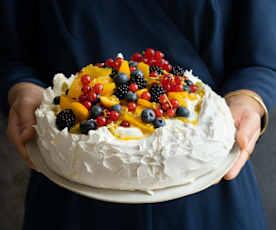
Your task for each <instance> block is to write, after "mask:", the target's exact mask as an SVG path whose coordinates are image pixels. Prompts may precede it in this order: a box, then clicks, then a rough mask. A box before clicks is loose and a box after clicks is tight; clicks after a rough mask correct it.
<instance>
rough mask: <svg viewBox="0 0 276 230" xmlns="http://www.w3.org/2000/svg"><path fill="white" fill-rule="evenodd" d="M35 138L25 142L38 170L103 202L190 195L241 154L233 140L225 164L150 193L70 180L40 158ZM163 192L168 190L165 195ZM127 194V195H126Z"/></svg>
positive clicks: (227, 167)
mask: <svg viewBox="0 0 276 230" xmlns="http://www.w3.org/2000/svg"><path fill="white" fill-rule="evenodd" d="M36 139H37V138H33V139H32V140H31V141H29V142H28V143H27V144H26V150H27V153H28V155H29V158H30V160H31V161H32V162H33V164H34V165H35V167H36V168H37V169H38V170H39V171H40V173H42V174H43V175H44V176H46V177H47V178H48V179H49V180H51V181H52V182H54V183H55V184H57V185H59V186H61V187H63V188H65V189H68V190H70V191H72V192H75V193H77V194H79V195H83V196H85V197H88V198H92V199H96V200H101V201H105V202H113V203H124V204H145V203H157V202H165V201H169V200H174V199H178V198H180V197H184V196H187V195H191V194H194V193H197V192H200V191H202V190H205V189H207V188H208V187H211V186H212V185H214V184H215V183H216V182H217V181H218V180H219V179H221V178H222V177H223V176H224V175H225V174H226V172H227V171H228V170H229V169H230V168H231V167H232V166H233V164H234V162H235V161H236V160H237V158H238V157H239V154H240V150H239V147H238V145H237V144H236V143H235V144H234V145H233V148H232V150H231V152H230V153H229V154H228V156H227V158H226V160H225V162H224V165H222V166H221V167H220V168H217V169H216V170H213V171H212V172H210V173H208V174H206V175H203V176H201V177H199V178H197V179H196V180H195V181H193V182H191V183H187V184H184V185H179V186H173V187H168V188H164V189H160V190H154V191H153V194H150V193H148V192H145V191H138V190H134V191H126V190H116V189H105V188H96V187H92V186H88V185H84V184H80V183H77V182H74V181H71V180H69V179H67V178H65V177H63V176H61V175H59V174H58V173H56V172H55V171H53V170H52V169H50V168H49V167H48V166H47V164H46V162H45V160H44V159H43V156H42V154H41V153H40V150H39V147H38V144H37V141H36ZM35 148H36V151H33V149H35ZM219 171H220V173H219V176H216V177H215V178H213V179H212V180H210V181H209V182H208V183H206V184H203V185H201V186H198V187H196V189H194V190H193V191H190V192H184V191H185V189H187V186H190V187H191V186H193V184H194V183H196V182H198V181H199V180H203V178H206V176H209V177H211V176H212V175H213V174H214V175H215V174H216V173H218V172H219ZM181 191H183V192H181ZM163 194H167V196H166V195H163ZM173 194H174V195H173ZM128 196H129V198H127V197H128ZM124 197H126V198H124ZM131 197H135V198H139V199H138V200H135V199H131ZM158 197H163V198H158ZM119 198H120V199H119Z"/></svg>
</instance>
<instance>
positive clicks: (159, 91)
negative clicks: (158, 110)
mask: <svg viewBox="0 0 276 230" xmlns="http://www.w3.org/2000/svg"><path fill="white" fill-rule="evenodd" d="M149 92H150V95H151V101H154V102H157V103H158V102H159V97H160V96H161V95H163V94H165V93H166V92H165V90H164V89H163V88H162V86H161V85H153V86H152V87H151V88H150V91H149Z"/></svg>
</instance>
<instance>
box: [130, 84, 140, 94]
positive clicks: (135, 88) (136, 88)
mask: <svg viewBox="0 0 276 230" xmlns="http://www.w3.org/2000/svg"><path fill="white" fill-rule="evenodd" d="M128 89H129V91H132V92H136V91H137V90H138V89H139V87H138V85H137V84H136V83H132V84H130V85H129V87H128Z"/></svg>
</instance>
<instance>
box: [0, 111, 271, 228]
mask: <svg viewBox="0 0 276 230" xmlns="http://www.w3.org/2000/svg"><path fill="white" fill-rule="evenodd" d="M274 125H276V110H274V111H273V113H272V114H271V118H270V125H269V128H268V130H267V132H266V133H265V134H264V136H263V137H262V138H261V140H260V141H259V143H258V144H257V147H256V150H255V152H254V154H253V156H252V158H251V159H252V161H253V164H254V167H255V172H256V176H257V180H258V184H259V189H260V192H261V195H262V199H263V206H264V208H265V213H266V216H267V221H268V225H269V227H270V228H269V229H270V230H274V229H275V226H276V131H273V126H274ZM6 126H7V119H6V118H5V117H4V116H3V115H2V114H0V230H19V229H21V225H22V220H23V205H24V198H25V192H26V186H27V183H28V177H29V169H28V167H27V166H26V164H25V163H24V162H23V160H22V159H21V157H20V156H19V154H17V153H16V152H15V150H14V148H13V146H12V145H11V144H9V143H8V140H7V137H6V135H5V134H6ZM233 230H234V229H233Z"/></svg>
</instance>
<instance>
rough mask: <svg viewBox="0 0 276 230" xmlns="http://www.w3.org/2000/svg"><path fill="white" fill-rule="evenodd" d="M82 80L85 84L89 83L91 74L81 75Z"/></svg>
mask: <svg viewBox="0 0 276 230" xmlns="http://www.w3.org/2000/svg"><path fill="white" fill-rule="evenodd" d="M81 82H82V84H83V85H88V84H90V82H91V77H90V76H89V75H83V76H82V77H81Z"/></svg>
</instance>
